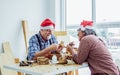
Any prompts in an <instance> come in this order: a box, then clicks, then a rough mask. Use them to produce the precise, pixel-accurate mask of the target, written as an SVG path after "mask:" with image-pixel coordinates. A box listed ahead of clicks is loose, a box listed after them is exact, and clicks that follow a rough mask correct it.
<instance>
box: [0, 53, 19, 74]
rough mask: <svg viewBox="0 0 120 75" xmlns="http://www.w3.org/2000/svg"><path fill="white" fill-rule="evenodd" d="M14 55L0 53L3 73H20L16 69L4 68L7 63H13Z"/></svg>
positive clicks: (0, 65) (0, 64) (0, 66)
mask: <svg viewBox="0 0 120 75" xmlns="http://www.w3.org/2000/svg"><path fill="white" fill-rule="evenodd" d="M11 58H12V56H11V55H10V54H1V55H0V68H1V74H2V75H18V74H17V72H16V71H12V70H8V69H5V68H3V65H5V64H13V63H14V59H11Z"/></svg>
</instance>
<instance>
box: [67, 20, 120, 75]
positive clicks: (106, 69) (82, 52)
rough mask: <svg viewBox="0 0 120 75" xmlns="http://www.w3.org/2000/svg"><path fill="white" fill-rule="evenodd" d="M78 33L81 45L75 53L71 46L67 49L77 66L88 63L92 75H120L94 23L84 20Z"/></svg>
mask: <svg viewBox="0 0 120 75" xmlns="http://www.w3.org/2000/svg"><path fill="white" fill-rule="evenodd" d="M81 25H82V27H81V28H79V29H78V30H77V31H78V39H79V41H80V45H79V47H78V52H75V50H74V48H73V47H72V46H71V45H68V46H67V49H68V50H69V52H70V53H71V54H72V57H73V60H74V62H75V63H77V64H82V63H83V62H88V66H89V68H90V71H91V75H119V72H118V68H117V66H116V65H115V63H114V62H113V60H112V57H111V54H110V53H109V51H108V49H107V47H106V45H105V43H104V42H103V41H102V40H101V39H100V38H98V37H97V35H96V32H95V31H94V30H93V29H92V25H93V22H92V21H86V20H83V22H81Z"/></svg>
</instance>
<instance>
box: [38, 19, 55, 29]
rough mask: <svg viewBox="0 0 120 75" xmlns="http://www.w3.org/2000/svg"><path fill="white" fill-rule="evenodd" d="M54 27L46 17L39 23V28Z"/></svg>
mask: <svg viewBox="0 0 120 75" xmlns="http://www.w3.org/2000/svg"><path fill="white" fill-rule="evenodd" d="M54 28H55V24H54V23H53V22H52V21H51V20H50V19H48V18H47V19H45V20H44V21H43V22H42V23H41V25H40V29H54Z"/></svg>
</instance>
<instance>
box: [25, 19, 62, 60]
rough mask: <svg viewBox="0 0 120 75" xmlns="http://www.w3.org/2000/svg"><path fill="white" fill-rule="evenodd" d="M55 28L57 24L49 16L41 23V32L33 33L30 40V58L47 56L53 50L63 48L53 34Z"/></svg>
mask: <svg viewBox="0 0 120 75" xmlns="http://www.w3.org/2000/svg"><path fill="white" fill-rule="evenodd" d="M54 28H55V24H54V23H53V22H52V21H51V20H50V19H48V18H47V19H45V20H44V21H43V22H42V23H41V24H40V31H39V33H37V34H35V35H33V36H32V37H31V38H30V40H29V48H28V57H27V58H28V60H36V59H37V57H38V56H45V55H47V54H48V53H50V52H51V51H52V50H58V51H59V49H62V48H61V47H58V45H57V43H58V42H57V40H56V38H55V36H54V35H53V34H52V31H53V30H54ZM58 48H59V49H58Z"/></svg>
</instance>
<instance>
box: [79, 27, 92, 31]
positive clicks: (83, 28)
mask: <svg viewBox="0 0 120 75" xmlns="http://www.w3.org/2000/svg"><path fill="white" fill-rule="evenodd" d="M86 28H87V29H94V28H93V27H91V26H86V27H83V26H81V30H82V31H84V30H85V29H86Z"/></svg>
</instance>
